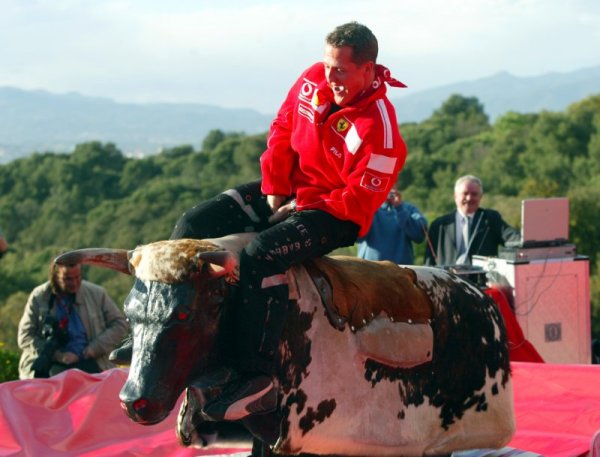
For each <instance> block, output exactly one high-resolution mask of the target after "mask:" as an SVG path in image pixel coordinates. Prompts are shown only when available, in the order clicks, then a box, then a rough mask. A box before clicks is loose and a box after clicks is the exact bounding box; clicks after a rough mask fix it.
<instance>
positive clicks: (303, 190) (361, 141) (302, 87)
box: [260, 63, 406, 236]
mask: <svg viewBox="0 0 600 457" xmlns="http://www.w3.org/2000/svg"><path fill="white" fill-rule="evenodd" d="M384 82H387V83H388V84H391V85H394V86H403V84H402V83H399V82H398V81H396V80H395V79H393V78H391V77H390V75H389V70H387V69H386V68H385V67H383V66H381V65H377V66H376V78H375V81H374V82H373V86H372V88H371V89H370V90H369V91H368V92H367V93H366V94H365V95H363V96H362V97H361V98H360V99H358V100H357V101H355V102H354V103H353V104H352V105H351V106H346V107H344V108H341V109H339V110H338V111H336V112H334V113H332V114H329V111H330V108H331V106H332V102H333V93H332V91H331V89H330V88H329V87H328V86H327V81H326V79H325V70H324V67H323V63H317V64H315V65H313V66H312V67H310V68H309V69H308V70H306V71H305V72H304V73H303V74H302V75H301V76H300V78H298V80H297V81H296V83H295V84H294V86H293V87H292V88H291V90H290V91H289V93H288V96H287V98H286V100H285V101H284V102H283V104H282V105H281V108H280V109H279V113H278V114H277V117H276V118H275V120H274V121H273V122H272V124H271V130H270V132H269V137H268V141H267V150H266V151H265V152H264V153H263V155H262V156H261V159H260V162H261V170H262V192H263V193H264V194H265V195H287V196H291V195H295V196H296V204H297V206H296V208H297V210H298V211H302V210H306V209H320V210H323V211H326V212H328V213H330V214H331V215H333V216H335V217H337V218H338V219H342V220H350V221H352V222H355V223H356V224H358V225H359V226H360V231H359V236H364V235H365V234H366V233H367V231H368V230H369V227H370V225H371V221H372V219H373V215H374V214H375V211H377V209H378V208H379V207H380V206H381V204H382V203H383V202H384V200H385V199H386V197H387V194H388V192H389V190H390V189H391V188H392V187H393V186H394V185H395V183H396V179H397V176H398V172H399V171H400V170H401V168H402V166H403V165H404V161H405V160H406V146H405V144H404V141H403V140H402V137H401V136H400V130H399V128H398V123H397V121H396V113H395V111H394V107H393V106H392V104H391V103H390V101H389V100H388V99H387V97H386V95H385V94H386V86H385V84H384Z"/></svg>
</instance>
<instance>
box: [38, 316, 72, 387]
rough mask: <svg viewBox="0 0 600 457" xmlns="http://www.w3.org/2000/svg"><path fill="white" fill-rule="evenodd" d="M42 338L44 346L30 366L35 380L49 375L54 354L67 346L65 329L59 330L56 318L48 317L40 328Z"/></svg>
mask: <svg viewBox="0 0 600 457" xmlns="http://www.w3.org/2000/svg"><path fill="white" fill-rule="evenodd" d="M42 338H43V339H44V345H43V346H42V350H41V351H40V354H39V355H38V358H37V359H35V360H34V362H33V365H32V366H31V368H32V370H33V372H34V377H36V378H47V377H48V376H49V375H50V373H49V371H50V367H51V366H52V359H53V357H54V353H55V352H56V350H57V349H58V348H59V347H61V346H64V345H65V344H67V341H68V339H69V336H68V333H67V329H66V328H61V326H60V325H59V322H58V320H57V319H56V317H54V316H51V315H48V316H46V319H45V320H44V325H43V326H42Z"/></svg>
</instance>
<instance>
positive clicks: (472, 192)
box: [454, 180, 482, 215]
mask: <svg viewBox="0 0 600 457" xmlns="http://www.w3.org/2000/svg"><path fill="white" fill-rule="evenodd" d="M481 195H482V192H481V187H480V186H479V184H477V182H476V181H468V180H466V181H462V182H461V183H460V184H458V185H457V186H456V188H455V189H454V201H455V202H456V208H457V209H458V210H459V211H460V212H461V213H462V214H465V215H469V214H473V213H475V211H477V209H478V208H479V202H480V201H481Z"/></svg>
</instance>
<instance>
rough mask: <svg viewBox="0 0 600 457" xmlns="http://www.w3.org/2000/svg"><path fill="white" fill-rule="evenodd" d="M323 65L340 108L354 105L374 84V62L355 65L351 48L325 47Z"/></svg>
mask: <svg viewBox="0 0 600 457" xmlns="http://www.w3.org/2000/svg"><path fill="white" fill-rule="evenodd" d="M323 63H324V64H325V77H326V78H327V84H328V85H329V87H330V88H331V90H332V91H333V96H334V100H335V103H336V104H337V105H339V106H347V105H349V104H351V103H353V102H354V101H355V100H356V98H357V97H358V96H360V95H361V94H362V93H363V92H364V91H365V90H366V89H368V88H369V86H370V85H371V83H372V82H373V78H374V74H375V73H374V71H375V64H374V62H373V61H367V62H365V63H362V64H357V63H355V62H354V61H353V59H352V48H351V47H350V46H341V47H335V46H332V45H330V44H328V45H327V46H326V47H325V57H324V59H323Z"/></svg>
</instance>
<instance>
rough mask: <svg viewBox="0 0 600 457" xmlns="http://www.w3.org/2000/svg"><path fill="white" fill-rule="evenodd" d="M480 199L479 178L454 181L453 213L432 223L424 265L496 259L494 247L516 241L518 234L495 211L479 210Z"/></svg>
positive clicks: (467, 263)
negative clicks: (492, 257) (472, 258)
mask: <svg viewBox="0 0 600 457" xmlns="http://www.w3.org/2000/svg"><path fill="white" fill-rule="evenodd" d="M482 195H483V185H482V184H481V180H480V179H479V178H477V177H476V176H472V175H467V176H462V177H460V178H458V180H457V181H456V184H455V185H454V201H455V202H456V210H454V211H452V212H451V213H449V214H445V215H444V216H441V217H439V218H437V219H436V220H434V221H433V222H432V224H431V227H430V229H429V240H428V243H427V248H426V250H425V264H426V265H455V264H466V265H470V264H471V256H473V255H483V256H497V255H498V245H504V243H505V242H507V241H518V240H519V239H520V235H519V232H518V231H517V230H515V229H514V228H512V227H511V226H510V225H508V224H507V223H506V222H505V221H504V219H502V216H501V215H500V213H499V212H498V211H494V210H492V209H483V208H480V207H479V202H480V201H481V196H482ZM432 250H435V251H432Z"/></svg>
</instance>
